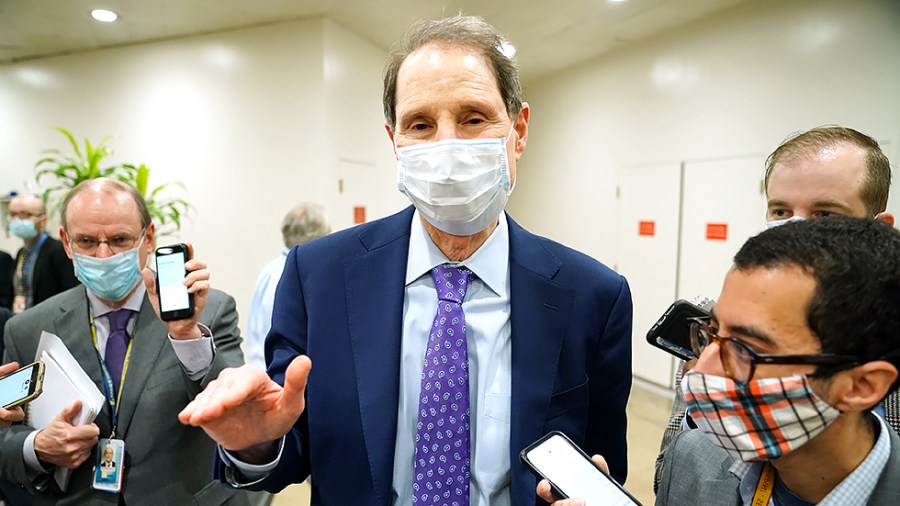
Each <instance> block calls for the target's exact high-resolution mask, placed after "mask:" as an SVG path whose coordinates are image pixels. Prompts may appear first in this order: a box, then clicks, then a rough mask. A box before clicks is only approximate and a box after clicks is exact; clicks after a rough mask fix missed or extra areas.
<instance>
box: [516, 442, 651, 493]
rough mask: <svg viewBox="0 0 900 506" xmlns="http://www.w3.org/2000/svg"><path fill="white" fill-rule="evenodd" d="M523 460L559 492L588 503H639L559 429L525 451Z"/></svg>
mask: <svg viewBox="0 0 900 506" xmlns="http://www.w3.org/2000/svg"><path fill="white" fill-rule="evenodd" d="M523 456H524V458H523V460H525V461H526V462H527V463H528V464H529V465H530V466H531V467H533V468H534V469H535V470H536V471H537V472H538V473H540V474H541V475H542V476H543V477H544V478H546V479H547V480H549V481H550V482H551V483H552V484H553V485H555V486H556V488H557V489H559V491H560V492H562V493H563V494H565V495H566V496H568V497H570V498H581V499H584V500H585V501H586V502H587V505H588V506H635V505H638V506H639V503H638V502H637V501H635V500H634V499H633V498H632V497H631V496H629V495H628V493H627V492H625V491H624V490H623V489H622V488H621V487H620V486H619V485H618V484H617V483H616V482H615V481H613V479H612V478H611V477H609V476H608V475H607V474H606V473H604V472H603V471H601V470H600V469H598V468H597V466H596V465H594V463H593V462H592V461H591V460H590V458H589V457H588V456H587V455H585V454H584V452H582V451H581V450H580V449H578V447H576V446H575V445H574V444H573V443H572V442H571V441H570V440H569V439H568V438H566V437H565V436H563V435H562V434H560V433H551V434H550V435H549V436H548V437H546V438H544V439H543V440H542V441H539V442H538V443H537V444H536V445H534V446H532V447H531V448H528V449H526V450H525V452H523Z"/></svg>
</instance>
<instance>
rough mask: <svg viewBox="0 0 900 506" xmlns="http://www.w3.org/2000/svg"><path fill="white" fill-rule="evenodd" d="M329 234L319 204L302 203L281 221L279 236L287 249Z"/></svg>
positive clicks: (322, 209)
mask: <svg viewBox="0 0 900 506" xmlns="http://www.w3.org/2000/svg"><path fill="white" fill-rule="evenodd" d="M329 233H331V225H329V224H328V220H327V219H326V218H325V209H324V208H323V207H322V206H320V205H319V204H313V203H311V202H304V203H302V204H299V205H298V206H297V207H295V208H293V209H291V211H290V212H289V213H287V215H286V216H285V217H284V220H282V221H281V235H282V237H283V238H284V245H285V247H287V248H290V247H291V246H294V245H295V244H303V243H307V242H309V241H312V240H313V239H318V238H320V237H324V236H326V235H328V234H329Z"/></svg>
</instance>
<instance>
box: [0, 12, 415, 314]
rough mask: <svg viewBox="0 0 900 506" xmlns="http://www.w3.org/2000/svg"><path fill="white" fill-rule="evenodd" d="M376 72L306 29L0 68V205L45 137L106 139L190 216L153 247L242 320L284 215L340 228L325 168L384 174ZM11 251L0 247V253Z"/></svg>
mask: <svg viewBox="0 0 900 506" xmlns="http://www.w3.org/2000/svg"><path fill="white" fill-rule="evenodd" d="M384 58H385V52H384V51H383V50H381V49H379V48H377V47H376V46H374V45H373V44H370V43H368V42H366V41H364V40H362V39H360V38H359V37H357V36H355V35H354V34H352V33H350V32H347V31H346V30H344V29H343V28H341V27H339V26H337V25H335V24H333V23H331V22H328V21H325V20H322V19H310V20H304V21H298V22H292V23H285V24H279V25H272V26H266V27H260V28H252V29H246V30H237V31H232V32H225V33H220V34H213V35H207V36H201V37H192V38H186V39H180V40H173V41H167V42H160V43H153V44H147V45H137V46H131V47H124V48H118V49H112V50H105V51H97V52H91V53H85V54H80V55H72V56H64V57H59V58H51V59H45V60H37V61H34V62H30V63H22V64H16V65H8V66H2V67H0V153H2V154H3V156H0V192H2V193H6V192H7V191H9V190H12V189H18V190H19V191H22V190H23V189H26V184H27V183H28V182H31V180H32V174H33V172H32V166H33V164H34V162H35V161H36V160H37V159H38V155H39V151H40V150H41V149H44V148H48V147H54V148H63V149H68V147H67V145H66V143H65V139H64V138H63V137H62V136H61V135H59V134H58V133H56V132H55V131H53V130H51V129H50V127H51V126H57V125H58V126H63V127H65V128H67V129H69V130H70V131H72V132H73V133H74V134H75V135H76V136H78V137H85V136H86V137H88V138H90V139H91V140H92V141H96V140H99V139H100V138H101V137H102V136H104V135H106V134H109V133H114V134H115V135H116V137H115V138H114V139H113V140H112V141H111V145H112V146H113V147H114V148H115V151H116V153H115V155H114V157H113V158H112V160H113V161H124V162H138V163H140V162H143V163H147V164H148V165H150V166H151V168H152V173H151V185H156V184H160V183H162V182H166V181H170V180H179V181H182V182H184V183H185V184H186V185H187V187H188V190H189V192H188V198H189V200H190V201H191V202H192V203H193V205H194V206H195V207H196V213H195V214H194V216H193V219H192V220H190V221H188V222H187V224H186V225H185V226H184V228H183V229H182V231H181V233H180V234H179V235H178V236H173V237H168V238H163V239H162V241H164V242H163V244H164V243H165V242H169V241H172V242H174V241H178V240H183V241H191V242H193V243H194V245H195V248H196V254H197V256H198V257H201V258H203V259H205V260H206V261H207V262H208V263H209V265H210V269H211V270H212V273H213V274H212V282H213V285H214V286H216V287H218V288H221V289H224V290H226V291H228V292H229V293H231V294H232V295H234V297H235V298H236V299H237V301H238V309H239V310H240V312H241V314H245V313H246V309H247V307H248V305H249V299H250V294H251V291H252V287H253V283H254V282H255V280H256V276H257V273H258V272H259V269H260V268H261V267H262V265H263V264H264V263H265V262H267V261H268V260H269V259H271V258H272V257H274V256H275V255H277V254H278V253H279V251H280V250H281V248H282V247H283V245H282V241H281V233H280V230H279V229H280V223H281V219H282V217H283V216H284V214H285V213H286V212H287V211H288V210H289V209H290V208H291V207H292V206H293V205H294V204H295V203H297V202H300V201H303V200H312V201H316V202H320V203H322V204H323V205H325V206H326V209H327V210H328V212H329V214H334V215H335V216H334V217H333V219H334V221H336V222H340V220H339V219H338V218H339V216H344V215H348V213H346V212H339V211H336V210H334V207H335V206H336V205H337V203H338V199H339V196H338V188H337V175H336V171H337V167H338V165H339V163H338V160H339V159H340V158H342V157H344V158H353V159H357V160H366V161H369V162H371V164H372V165H373V166H377V167H378V168H380V169H382V170H386V169H387V168H388V167H389V165H390V160H391V159H392V158H391V150H390V143H389V141H388V140H387V136H386V135H385V134H384V131H383V129H382V128H381V124H382V123H383V120H382V115H381V98H380V92H379V91H378V90H379V89H380V82H381V66H382V63H383V61H384ZM386 201H388V202H390V201H389V200H387V199H386ZM382 207H383V208H390V209H393V208H396V207H398V206H397V205H394V206H393V207H390V206H382ZM380 210H381V211H384V210H385V209H380ZM348 224H349V221H346V220H345V221H344V222H340V223H338V226H346V225H348ZM18 247H19V243H18V242H17V241H16V240H15V239H10V238H6V237H5V235H4V234H0V249H5V250H7V251H15V249H16V248H18Z"/></svg>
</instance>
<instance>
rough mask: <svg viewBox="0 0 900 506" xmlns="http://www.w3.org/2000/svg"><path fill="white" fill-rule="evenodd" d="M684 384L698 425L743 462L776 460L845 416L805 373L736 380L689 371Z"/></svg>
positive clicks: (689, 407) (687, 401) (714, 440)
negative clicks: (744, 380)
mask: <svg viewBox="0 0 900 506" xmlns="http://www.w3.org/2000/svg"><path fill="white" fill-rule="evenodd" d="M681 387H682V389H683V390H684V401H685V403H686V404H687V412H688V415H690V417H691V418H693V420H694V422H696V423H697V426H698V427H699V428H700V429H701V430H703V432H704V433H705V434H706V435H707V436H708V437H709V438H710V439H711V440H712V441H713V442H714V443H716V444H717V445H718V446H720V447H722V449H724V450H725V451H727V452H728V453H729V454H731V456H732V457H734V458H736V459H740V460H743V461H765V460H773V459H777V458H778V457H781V456H782V455H784V454H785V453H788V452H790V451H792V450H796V449H797V448H799V447H801V446H803V445H804V444H805V443H806V442H807V441H809V440H810V439H812V438H814V437H816V436H817V435H818V434H819V433H820V432H822V430H824V429H825V427H827V426H828V425H829V424H831V422H833V421H835V420H836V419H837V417H838V416H840V414H841V413H840V411H838V410H837V409H835V408H833V407H831V406H830V405H828V403H826V402H825V401H823V400H822V399H820V398H819V397H818V396H817V395H816V394H815V392H813V390H812V388H811V387H810V385H809V381H808V380H807V377H806V375H805V374H797V375H794V376H786V377H783V378H762V379H757V380H750V381H748V382H746V383H738V382H736V381H734V380H733V379H731V378H725V377H721V376H713V375H710V374H703V373H698V372H694V371H688V373H687V374H685V375H684V378H683V380H682V384H681Z"/></svg>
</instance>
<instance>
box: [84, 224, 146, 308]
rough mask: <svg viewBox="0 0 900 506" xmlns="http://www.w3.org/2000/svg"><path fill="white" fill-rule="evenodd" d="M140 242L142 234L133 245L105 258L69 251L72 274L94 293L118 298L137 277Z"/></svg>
mask: <svg viewBox="0 0 900 506" xmlns="http://www.w3.org/2000/svg"><path fill="white" fill-rule="evenodd" d="M143 243H144V239H143V238H142V239H141V242H140V243H138V245H137V247H135V248H132V249H130V250H128V251H123V252H122V253H118V254H116V255H113V256H111V257H107V258H95V257H92V256H87V255H82V254H79V253H75V252H74V251H73V252H72V257H73V258H74V259H75V276H76V277H77V278H78V280H79V281H81V282H82V283H84V286H86V287H87V288H88V290H90V291H91V292H93V293H94V295H96V296H97V297H100V298H101V299H104V300H108V301H113V302H119V301H121V300H122V299H124V298H125V297H126V296H127V295H128V294H129V293H131V290H133V289H134V287H135V285H137V284H138V282H140V281H141V266H140V263H139V259H140V255H139V253H138V252H139V250H140V249H141V245H142V244H143ZM70 248H71V246H70Z"/></svg>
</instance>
